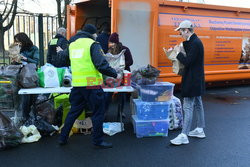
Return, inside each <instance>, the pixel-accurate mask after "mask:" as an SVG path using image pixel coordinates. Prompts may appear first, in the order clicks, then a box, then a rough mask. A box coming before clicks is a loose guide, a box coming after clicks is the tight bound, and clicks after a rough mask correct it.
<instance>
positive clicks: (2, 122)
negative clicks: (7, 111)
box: [0, 111, 23, 150]
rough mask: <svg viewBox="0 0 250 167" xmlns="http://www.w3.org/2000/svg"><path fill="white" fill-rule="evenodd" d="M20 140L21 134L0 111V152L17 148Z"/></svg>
mask: <svg viewBox="0 0 250 167" xmlns="http://www.w3.org/2000/svg"><path fill="white" fill-rule="evenodd" d="M22 138H23V134H22V132H20V130H19V129H17V128H16V127H15V125H14V124H13V123H12V122H11V120H10V119H9V118H8V117H7V116H5V115H4V114H3V113H2V112H1V111H0V150H4V149H7V148H10V147H16V146H18V145H19V144H20V143H21V140H22Z"/></svg>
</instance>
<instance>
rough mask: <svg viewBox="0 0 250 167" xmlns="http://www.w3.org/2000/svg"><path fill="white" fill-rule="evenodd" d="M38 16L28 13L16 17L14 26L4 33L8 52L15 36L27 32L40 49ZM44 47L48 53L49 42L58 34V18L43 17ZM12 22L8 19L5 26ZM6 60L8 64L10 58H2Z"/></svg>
mask: <svg viewBox="0 0 250 167" xmlns="http://www.w3.org/2000/svg"><path fill="white" fill-rule="evenodd" d="M38 16H39V15H38V14H27V13H18V14H17V15H16V17H15V21H14V24H13V26H12V27H11V28H10V29H9V30H8V31H6V32H5V33H4V46H5V50H8V48H9V45H10V44H12V43H13V42H14V35H15V34H17V33H19V32H25V33H26V34H27V35H28V36H29V37H30V39H31V40H32V42H33V43H34V45H36V46H37V47H39V31H38V30H39V26H38V25H39V24H38ZM42 18H43V33H42V36H43V39H44V40H43V46H44V48H43V49H44V50H45V52H44V53H46V50H47V47H48V42H49V41H50V40H51V39H52V37H53V36H54V35H55V34H56V30H57V28H58V17H56V16H48V15H46V16H43V17H42ZM9 22H10V18H8V19H7V21H6V22H5V25H6V24H8V23H9ZM2 59H5V60H4V62H6V63H8V62H9V58H8V56H5V57H2Z"/></svg>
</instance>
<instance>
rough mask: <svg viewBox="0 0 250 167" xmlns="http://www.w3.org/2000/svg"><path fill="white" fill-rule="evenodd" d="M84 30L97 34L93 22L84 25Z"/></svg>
mask: <svg viewBox="0 0 250 167" xmlns="http://www.w3.org/2000/svg"><path fill="white" fill-rule="evenodd" d="M83 31H85V32H88V33H90V34H95V33H96V31H97V30H96V27H95V26H94V25H92V24H86V25H85V26H84V27H83Z"/></svg>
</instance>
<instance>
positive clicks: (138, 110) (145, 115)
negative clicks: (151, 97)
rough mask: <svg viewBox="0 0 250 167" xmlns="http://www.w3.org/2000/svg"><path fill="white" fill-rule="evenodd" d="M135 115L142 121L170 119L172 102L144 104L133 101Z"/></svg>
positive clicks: (136, 100)
mask: <svg viewBox="0 0 250 167" xmlns="http://www.w3.org/2000/svg"><path fill="white" fill-rule="evenodd" d="M133 103H134V104H133V105H132V106H133V107H134V108H133V109H132V110H133V115H136V116H137V117H138V119H141V120H161V119H167V118H168V112H169V109H170V102H144V101H142V100H141V99H133Z"/></svg>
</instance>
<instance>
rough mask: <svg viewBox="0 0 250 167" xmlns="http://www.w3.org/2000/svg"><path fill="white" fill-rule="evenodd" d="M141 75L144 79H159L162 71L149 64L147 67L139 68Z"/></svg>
mask: <svg viewBox="0 0 250 167" xmlns="http://www.w3.org/2000/svg"><path fill="white" fill-rule="evenodd" d="M139 73H140V74H141V75H142V76H143V77H144V78H157V77H158V76H159V74H160V71H159V70H158V69H157V68H155V67H153V66H151V65H150V64H148V65H147V66H146V67H142V68H139Z"/></svg>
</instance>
